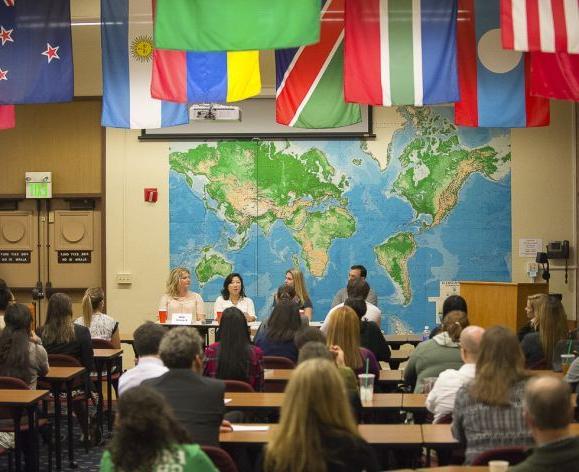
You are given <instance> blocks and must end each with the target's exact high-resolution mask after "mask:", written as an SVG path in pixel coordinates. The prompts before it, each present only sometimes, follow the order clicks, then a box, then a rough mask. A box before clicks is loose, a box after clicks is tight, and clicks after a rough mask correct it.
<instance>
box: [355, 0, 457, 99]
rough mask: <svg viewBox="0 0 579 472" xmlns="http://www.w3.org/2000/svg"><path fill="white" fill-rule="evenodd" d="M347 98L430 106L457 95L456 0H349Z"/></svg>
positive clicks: (454, 97) (455, 97)
mask: <svg viewBox="0 0 579 472" xmlns="http://www.w3.org/2000/svg"><path fill="white" fill-rule="evenodd" d="M345 21H346V38H345V59H344V61H345V71H344V87H345V89H344V90H345V96H346V101H347V102H355V103H367V104H369V105H383V106H391V105H418V106H420V105H431V104H435V103H449V102H455V101H457V100H458V99H459V94H458V79H457V72H456V0H412V1H408V0H367V1H359V0H346V20H345Z"/></svg>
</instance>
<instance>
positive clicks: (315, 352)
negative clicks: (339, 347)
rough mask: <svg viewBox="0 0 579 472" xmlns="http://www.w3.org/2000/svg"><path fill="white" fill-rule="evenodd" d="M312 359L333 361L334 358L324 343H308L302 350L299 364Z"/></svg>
mask: <svg viewBox="0 0 579 472" xmlns="http://www.w3.org/2000/svg"><path fill="white" fill-rule="evenodd" d="M310 359H327V360H329V361H333V360H334V356H333V355H332V353H331V352H330V350H329V349H328V346H326V345H325V344H324V343H320V342H317V341H308V342H307V343H305V344H304V345H303V346H302V347H301V348H300V352H299V355H298V364H301V363H302V362H304V361H307V360H310Z"/></svg>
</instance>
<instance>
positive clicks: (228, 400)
mask: <svg viewBox="0 0 579 472" xmlns="http://www.w3.org/2000/svg"><path fill="white" fill-rule="evenodd" d="M230 401H231V398H224V399H223V403H225V404H226V405H227V404H228V403H229V402H230Z"/></svg>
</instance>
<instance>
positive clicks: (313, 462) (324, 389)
mask: <svg viewBox="0 0 579 472" xmlns="http://www.w3.org/2000/svg"><path fill="white" fill-rule="evenodd" d="M354 316H355V315H354ZM261 466H262V470H264V471H266V472H302V471H306V470H307V471H308V472H326V471H328V472H329V471H335V472H350V471H352V472H356V471H367V472H373V471H377V470H379V465H378V463H377V461H376V457H375V455H374V451H373V450H372V448H371V447H370V446H369V445H368V443H366V441H364V439H362V438H361V437H360V434H359V433H358V428H357V426H356V423H355V422H354V418H353V416H352V411H351V408H350V405H349V402H348V398H347V395H346V388H345V386H344V383H343V381H342V378H341V377H340V374H339V373H338V370H337V369H336V368H335V366H333V365H332V362H331V361H329V360H326V359H310V360H307V361H304V362H302V363H301V364H300V365H299V366H298V367H297V368H296V370H295V371H294V373H293V374H292V377H291V379H290V381H289V382H288V385H287V388H286V391H285V395H284V401H283V404H282V407H281V418H280V424H279V427H278V428H276V429H275V431H274V433H273V437H272V439H271V441H270V442H269V444H268V445H267V446H266V448H265V452H264V458H263V461H262V464H261Z"/></svg>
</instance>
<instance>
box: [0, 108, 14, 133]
mask: <svg viewBox="0 0 579 472" xmlns="http://www.w3.org/2000/svg"><path fill="white" fill-rule="evenodd" d="M15 126H16V112H15V111H14V105H0V129H9V128H14V127H15Z"/></svg>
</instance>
